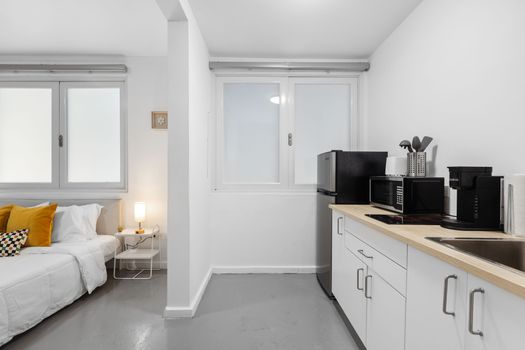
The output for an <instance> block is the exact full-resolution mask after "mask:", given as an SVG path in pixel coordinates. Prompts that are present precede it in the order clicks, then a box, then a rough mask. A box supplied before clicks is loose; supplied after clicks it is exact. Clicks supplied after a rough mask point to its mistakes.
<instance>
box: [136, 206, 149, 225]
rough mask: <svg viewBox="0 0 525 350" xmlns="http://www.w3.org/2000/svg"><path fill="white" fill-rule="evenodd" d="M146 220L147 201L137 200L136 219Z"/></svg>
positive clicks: (137, 220)
mask: <svg viewBox="0 0 525 350" xmlns="http://www.w3.org/2000/svg"><path fill="white" fill-rule="evenodd" d="M145 220H146V203H144V202H136V203H135V221H136V222H144V221H145Z"/></svg>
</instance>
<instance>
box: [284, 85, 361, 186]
mask: <svg viewBox="0 0 525 350" xmlns="http://www.w3.org/2000/svg"><path fill="white" fill-rule="evenodd" d="M296 84H312V85H314V84H323V85H329V84H333V85H350V115H349V116H348V118H350V123H349V125H350V129H349V130H348V136H349V138H350V145H349V147H350V150H357V148H358V140H357V137H358V134H359V132H358V126H359V125H358V115H357V113H358V110H357V98H358V92H357V89H358V88H359V81H358V79H357V78H326V77H319V78H316V77H308V78H302V77H301V78H297V77H290V78H289V80H288V101H289V130H290V132H291V133H292V134H294V135H295V121H296V117H295V108H294V107H295V85H296ZM295 147H296V143H295V142H292V145H291V146H289V148H290V152H289V153H290V154H289V163H288V169H289V171H288V176H289V179H288V182H289V183H290V189H292V190H293V189H295V190H304V191H315V190H316V189H317V188H316V187H317V186H316V185H315V184H296V183H295V149H296V148H295ZM326 151H329V150H326Z"/></svg>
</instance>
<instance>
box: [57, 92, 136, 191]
mask: <svg viewBox="0 0 525 350" xmlns="http://www.w3.org/2000/svg"><path fill="white" fill-rule="evenodd" d="M69 88H88V89H89V88H92V89H96V88H119V89H120V181H119V182H69V181H68V178H69V174H68V168H69V164H68V159H69V157H68V152H69V147H68V144H69V142H68V141H69V139H68V133H67V130H68V128H67V127H68V125H67V122H68V115H67V110H68V108H67V89H69ZM126 95H127V94H126V91H125V84H124V83H123V82H62V83H60V103H61V106H62V108H61V109H60V134H61V135H62V136H63V144H64V146H63V147H61V148H60V164H61V166H60V188H63V189H76V190H91V189H94V188H96V189H103V190H125V189H126V184H127V159H128V157H127V147H126V145H127V138H126V135H127V122H126V117H125V116H126V106H127V103H126Z"/></svg>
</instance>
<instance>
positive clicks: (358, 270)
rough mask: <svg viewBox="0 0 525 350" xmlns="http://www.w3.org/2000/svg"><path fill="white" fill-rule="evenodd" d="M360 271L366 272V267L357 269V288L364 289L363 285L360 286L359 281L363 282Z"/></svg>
mask: <svg viewBox="0 0 525 350" xmlns="http://www.w3.org/2000/svg"><path fill="white" fill-rule="evenodd" d="M359 272H365V269H364V268H362V267H361V268H359V269H357V290H363V287H359V284H360V283H359V282H361V278H359Z"/></svg>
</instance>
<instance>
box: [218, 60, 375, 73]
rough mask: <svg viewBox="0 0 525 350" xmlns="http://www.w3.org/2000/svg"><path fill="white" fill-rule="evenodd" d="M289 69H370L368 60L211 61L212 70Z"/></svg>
mask: <svg viewBox="0 0 525 350" xmlns="http://www.w3.org/2000/svg"><path fill="white" fill-rule="evenodd" d="M220 69H248V70H289V71H312V70H314V71H315V70H322V71H327V70H328V71H345V72H365V71H368V70H369V69H370V63H368V62H233V61H232V62H226V61H210V70H220Z"/></svg>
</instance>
